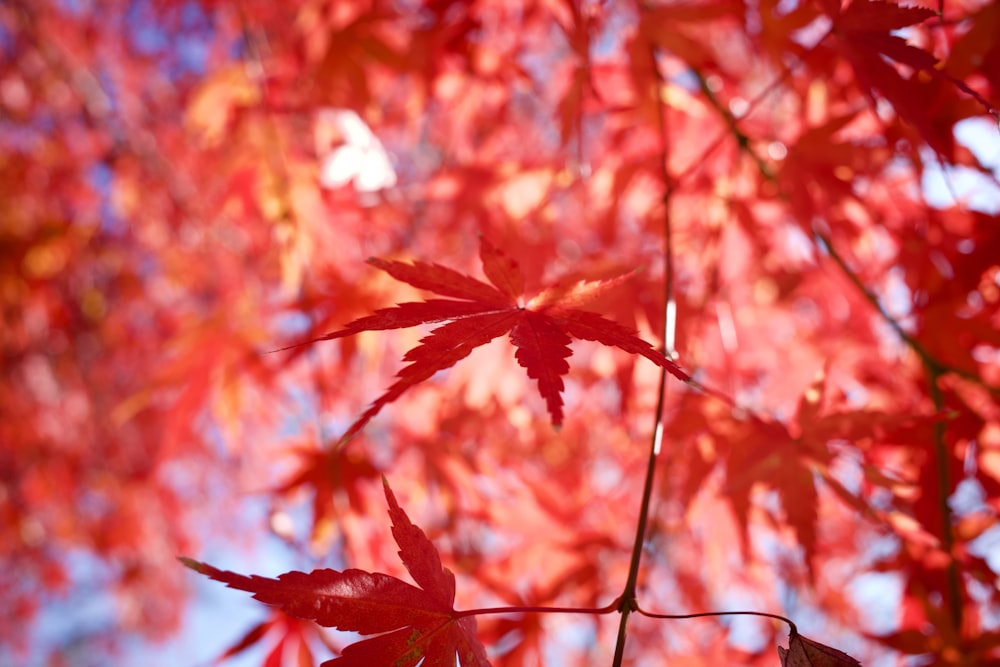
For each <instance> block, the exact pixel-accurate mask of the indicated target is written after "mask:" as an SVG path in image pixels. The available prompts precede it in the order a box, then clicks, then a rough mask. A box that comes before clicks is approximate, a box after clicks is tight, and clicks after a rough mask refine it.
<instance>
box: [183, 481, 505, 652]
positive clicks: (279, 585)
mask: <svg viewBox="0 0 1000 667" xmlns="http://www.w3.org/2000/svg"><path fill="white" fill-rule="evenodd" d="M383 486H384V487H385V497H386V500H387V501H388V503H389V517H390V518H391V519H392V535H393V537H394V538H395V540H396V544H397V545H398V546H399V557H400V560H402V562H403V565H405V566H406V569H407V571H408V572H409V573H410V576H412V577H413V580H414V581H415V582H416V583H417V585H418V586H419V588H418V587H417V586H413V585H412V584H408V583H406V582H405V581H402V580H400V579H397V578H396V577H392V576H389V575H387V574H382V573H380V572H366V571H364V570H357V569H347V570H344V571H342V572H341V571H338V570H332V569H324V570H313V571H312V572H310V573H308V574H307V573H305V572H294V571H293V572H286V573H285V574H282V575H279V576H278V578H277V579H269V578H267V577H260V576H257V575H251V576H249V577H248V576H245V575H242V574H236V573H234V572H226V571H223V570H219V569H216V568H214V567H212V566H211V565H207V564H205V563H199V562H198V561H195V560H192V559H190V558H183V557H182V558H181V559H180V560H181V562H182V563H184V565H186V566H187V567H189V568H191V569H192V570H195V571H196V572H199V573H201V574H204V575H205V576H207V577H210V578H211V579H215V580H216V581H221V582H222V583H224V584H226V585H227V586H228V587H230V588H235V589H238V590H241V591H247V592H249V593H253V597H254V599H256V600H260V601H261V602H264V603H266V604H270V605H274V606H276V607H278V608H280V609H281V610H282V611H284V612H285V613H287V614H289V615H291V616H295V617H298V618H304V619H309V620H312V621H315V622H316V623H318V624H319V625H322V626H325V627H332V628H338V629H340V630H346V631H352V632H357V633H360V634H362V635H372V634H377V635H378V636H377V637H372V638H371V639H365V640H362V641H360V642H357V643H355V644H351V645H350V646H348V647H346V648H345V649H344V650H343V651H342V653H341V655H340V657H339V658H334V659H333V660H327V661H326V662H324V663H323V665H322V667H369V665H394V666H395V667H414V666H415V665H417V664H418V663H421V664H422V665H424V666H425V667H444V666H445V665H447V667H454V665H455V659H456V656H457V657H458V660H459V663H460V664H461V665H463V667H489V665H490V663H489V660H487V659H486V651H485V649H484V648H483V645H482V643H481V642H480V641H479V639H478V638H477V637H476V619H475V618H474V617H472V616H462V615H461V614H460V613H458V612H456V611H455V609H454V602H455V575H454V574H453V573H452V572H451V570H449V569H447V568H446V567H444V566H443V565H442V564H441V557H440V555H439V554H438V551H437V549H435V548H434V545H433V544H431V542H430V540H428V539H427V536H426V535H425V534H424V531H423V530H421V529H420V528H419V527H418V526H415V525H414V524H413V523H411V522H410V519H409V517H408V516H407V515H406V513H405V512H404V511H403V510H402V509H401V508H400V506H399V504H398V503H397V502H396V497H395V496H394V495H393V493H392V490H391V489H390V488H389V484H388V482H386V481H385V480H384V479H383ZM421 661H422V662H421Z"/></svg>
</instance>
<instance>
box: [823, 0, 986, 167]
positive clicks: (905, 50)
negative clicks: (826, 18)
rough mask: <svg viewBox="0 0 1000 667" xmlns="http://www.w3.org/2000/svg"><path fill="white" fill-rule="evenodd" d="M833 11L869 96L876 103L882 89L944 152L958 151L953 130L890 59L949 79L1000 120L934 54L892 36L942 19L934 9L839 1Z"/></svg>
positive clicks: (872, 1)
mask: <svg viewBox="0 0 1000 667" xmlns="http://www.w3.org/2000/svg"><path fill="white" fill-rule="evenodd" d="M827 10H828V12H830V14H831V15H832V16H833V18H834V25H835V32H836V33H837V35H838V36H839V37H840V40H841V42H842V46H841V48H840V51H841V52H842V54H843V55H844V57H845V58H846V59H847V60H848V61H849V62H850V63H851V66H852V67H853V68H854V72H855V74H856V75H857V77H858V82H859V83H860V84H861V85H862V87H863V89H864V90H865V92H866V93H867V94H868V96H869V98H871V99H872V101H873V102H874V101H875V95H874V91H875V90H877V91H879V93H881V94H882V96H883V97H884V98H885V99H886V100H888V101H889V102H891V103H892V106H893V108H895V109H896V111H897V113H899V114H900V115H901V116H902V117H903V118H904V119H905V120H906V121H908V122H909V123H911V124H912V125H913V126H914V127H915V128H917V130H918V131H919V132H920V134H921V136H922V137H923V138H924V139H925V140H926V141H927V142H928V144H930V145H931V147H932V148H934V149H935V150H936V151H938V152H939V153H941V154H944V155H947V156H950V155H951V153H952V151H953V149H954V146H953V138H952V136H951V130H950V128H949V129H947V130H942V129H940V128H938V127H936V126H935V125H934V119H933V117H932V115H931V111H932V110H931V109H929V108H927V106H926V105H923V104H921V103H920V102H919V100H920V99H921V97H922V92H921V91H922V87H921V84H920V83H919V82H918V81H917V80H916V79H914V78H909V79H906V78H903V77H902V76H900V74H899V72H898V71H897V70H896V68H895V67H893V66H892V65H891V64H890V63H889V62H887V60H886V59H891V60H894V61H896V62H897V63H901V64H903V65H906V66H908V67H911V68H913V69H914V70H915V71H918V72H923V73H925V74H927V75H930V76H933V77H938V78H940V79H943V80H946V81H948V82H949V83H951V84H952V85H954V86H956V87H958V88H959V89H960V90H962V91H963V92H964V93H965V94H967V95H969V96H970V97H972V98H973V99H975V100H976V101H977V102H979V104H980V105H982V106H983V108H984V109H985V110H986V112H987V113H989V114H991V115H993V116H994V117H995V116H996V110H995V109H994V108H993V107H992V106H991V105H990V103H989V102H988V101H986V100H985V99H984V98H983V97H982V96H981V95H979V94H978V93H976V92H975V91H974V90H972V89H971V88H969V87H968V86H967V85H966V84H965V83H964V82H962V81H960V80H958V79H956V78H954V77H952V76H950V75H949V74H947V73H946V72H944V71H943V70H941V69H939V68H938V67H937V58H935V57H934V55H932V54H930V53H928V52H927V51H924V50H923V49H921V48H918V47H916V46H913V45H912V44H909V43H908V42H907V41H906V40H905V39H904V38H902V37H900V36H898V35H895V34H892V32H893V31H896V30H900V29H902V28H906V27H908V26H911V25H915V24H919V23H922V22H923V21H926V20H927V19H929V18H932V17H934V16H937V12H935V11H934V10H932V9H928V8H926V7H910V6H906V5H897V4H895V3H892V2H885V1H884V0H854V1H853V2H852V3H851V4H850V5H848V6H847V8H846V9H843V10H841V9H840V7H839V3H829V4H828V6H827Z"/></svg>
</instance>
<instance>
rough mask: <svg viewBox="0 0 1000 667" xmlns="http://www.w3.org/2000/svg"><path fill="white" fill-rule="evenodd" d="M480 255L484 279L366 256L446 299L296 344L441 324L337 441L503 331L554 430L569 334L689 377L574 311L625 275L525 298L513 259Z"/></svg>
mask: <svg viewBox="0 0 1000 667" xmlns="http://www.w3.org/2000/svg"><path fill="white" fill-rule="evenodd" d="M479 255H480V259H481V260H482V263H483V272H484V273H485V274H486V277H487V279H488V280H489V281H490V284H487V283H484V282H482V281H480V280H477V279H475V278H472V277H470V276H467V275H464V274H462V273H459V272H457V271H454V270H452V269H449V268H446V267H444V266H441V265H440V264H430V263H426V262H419V261H417V262H413V263H406V262H397V261H391V260H384V259H378V258H371V259H369V260H368V263H369V264H371V265H372V266H375V267H377V268H379V269H382V270H383V271H385V272H386V273H388V274H389V275H391V276H392V277H393V278H395V279H396V280H399V281H402V282H405V283H408V284H410V285H413V286H414V287H417V288H420V289H423V290H428V291H430V292H434V293H436V294H439V295H442V296H447V297H452V299H429V300H427V301H419V302H407V303H400V304H398V305H396V306H395V307H392V308H383V309H379V310H376V311H375V314H374V315H370V316H367V317H362V318H360V319H358V320H355V321H353V322H351V323H350V324H348V325H346V326H345V327H344V328H342V329H340V330H338V331H334V332H333V333H329V334H326V335H325V336H321V337H319V338H315V339H312V340H310V341H306V342H305V343H300V345H305V344H309V343H315V342H319V341H323V340H332V339H335V338H343V337H345V336H351V335H354V334H356V333H360V332H362V331H373V330H385V329H402V328H407V327H413V326H417V325H420V324H429V323H437V322H445V324H443V325H441V326H439V327H438V328H436V329H434V330H433V331H432V332H431V333H430V335H428V336H426V337H424V338H422V339H421V340H420V344H419V345H418V346H417V347H415V348H413V349H411V350H410V351H408V352H407V353H406V354H405V355H404V357H403V359H405V360H406V361H409V362H410V365H409V366H406V367H405V368H403V369H402V370H401V371H400V372H399V373H398V378H399V379H398V380H397V381H396V382H395V383H394V384H393V385H392V386H391V387H389V389H388V390H386V392H385V393H384V394H382V395H381V396H379V397H378V398H377V399H376V400H375V401H374V402H373V403H372V404H371V406H370V407H369V408H368V410H366V411H365V413H364V414H363V415H361V417H359V418H358V419H357V421H355V422H354V423H353V424H352V425H351V426H350V428H348V430H347V432H346V433H345V434H344V435H343V436H342V438H341V442H344V441H346V440H348V439H350V438H351V437H353V436H354V435H356V434H357V433H358V432H359V431H360V430H361V429H362V428H363V427H364V425H365V424H367V423H368V422H369V421H370V420H371V419H372V417H374V416H375V415H376V414H378V412H379V411H380V410H381V409H382V407H383V406H385V405H386V404H388V403H391V402H392V401H394V400H396V399H397V398H399V397H400V396H401V395H402V394H403V392H405V391H406V390H407V389H409V388H410V387H413V386H414V385H416V384H418V383H420V382H423V381H424V380H427V379H429V378H430V377H431V376H432V375H434V374H435V373H436V372H438V371H440V370H444V369H446V368H450V367H451V366H453V365H455V363H457V362H458V361H460V360H461V359H464V358H465V357H466V356H468V355H469V353H471V352H472V350H473V349H475V348H477V347H479V346H480V345H485V344H486V343H488V342H490V341H491V340H493V339H494V338H498V337H499V336H502V335H504V334H509V336H510V341H511V343H512V344H513V345H514V347H516V348H517V352H516V353H515V355H514V356H515V358H516V359H517V362H518V363H519V364H520V365H521V366H522V367H524V369H525V370H526V371H527V373H528V377H529V378H531V379H533V380H536V381H537V382H538V390H539V393H540V394H541V395H542V398H543V399H545V402H546V406H547V408H548V411H549V414H550V415H551V416H552V423H553V425H555V426H557V427H558V426H560V425H561V424H562V420H563V411H562V405H563V402H562V391H563V380H562V378H563V376H564V375H566V374H567V373H568V372H569V364H568V363H567V362H566V358H568V357H569V356H570V355H571V354H572V351H571V350H570V347H569V343H570V342H571V340H572V339H573V338H576V339H579V340H591V341H597V342H599V343H602V344H604V345H608V346H613V347H618V348H620V349H622V350H624V351H626V352H630V353H632V354H640V355H642V356H644V357H646V358H647V359H649V360H650V361H652V362H653V363H655V364H657V365H658V366H661V367H662V368H665V369H666V370H668V371H669V372H670V373H671V374H673V375H674V376H675V377H677V378H679V379H680V380H683V381H685V382H689V381H691V377H690V376H689V375H688V374H687V373H685V372H684V371H683V370H681V368H680V367H679V366H678V365H677V364H675V363H674V362H673V361H671V360H670V359H668V358H667V357H666V356H665V355H664V354H663V353H662V352H660V351H658V350H657V349H655V348H654V347H653V346H652V345H650V344H649V343H647V342H646V341H644V340H642V339H641V338H639V337H638V336H637V335H636V333H635V331H633V330H631V329H629V328H628V327H625V326H622V325H620V324H618V323H617V322H614V321H612V320H609V319H607V318H605V317H603V316H601V315H598V314H597V313H593V312H590V311H586V310H579V309H578V307H579V306H582V305H585V304H586V303H588V302H591V301H593V300H594V299H596V298H597V297H598V296H600V295H602V294H604V293H605V292H606V291H607V290H609V289H610V288H612V287H614V286H616V285H617V284H619V283H620V282H621V281H623V280H624V279H626V278H627V277H628V276H629V275H630V274H624V275H622V276H617V277H615V278H609V279H605V280H597V281H586V280H580V281H577V282H575V283H570V284H564V283H558V282H557V283H556V284H554V285H552V286H550V287H548V288H546V289H543V290H542V291H540V292H539V293H538V294H536V295H535V296H534V297H532V298H529V299H526V298H525V294H524V275H523V274H522V273H521V270H520V268H519V266H518V264H517V262H515V261H514V260H512V259H511V258H509V257H507V256H506V255H505V254H504V253H502V252H501V251H499V250H498V249H496V248H495V247H494V246H493V245H492V244H490V242H489V241H487V240H486V239H485V238H482V237H481V238H480V245H479ZM291 347H298V345H294V346H291ZM283 349H289V348H283Z"/></svg>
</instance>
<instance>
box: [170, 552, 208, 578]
mask: <svg viewBox="0 0 1000 667" xmlns="http://www.w3.org/2000/svg"><path fill="white" fill-rule="evenodd" d="M177 560H179V561H180V562H181V564H182V565H183V566H184V567H186V568H188V569H191V570H194V571H195V572H197V573H198V574H204V573H205V569H204V566H203V565H202V564H201V563H199V562H198V561H196V560H194V559H193V558H188V557H187V556H178V557H177Z"/></svg>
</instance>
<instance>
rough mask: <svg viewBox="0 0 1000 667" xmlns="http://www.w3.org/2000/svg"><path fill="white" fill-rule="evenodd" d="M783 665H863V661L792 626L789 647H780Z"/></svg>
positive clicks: (803, 666) (834, 666) (848, 666)
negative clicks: (807, 636) (803, 633)
mask: <svg viewBox="0 0 1000 667" xmlns="http://www.w3.org/2000/svg"><path fill="white" fill-rule="evenodd" d="M778 657H780V658H781V667H861V663H860V662H858V661H857V660H855V659H854V658H852V657H851V656H849V655H847V654H846V653H844V652H843V651H839V650H837V649H835V648H831V647H830V646H826V645H825V644H820V643H819V642H814V641H813V640H811V639H808V638H806V637H803V636H802V635H800V634H799V633H798V632H796V631H795V629H794V628H792V630H791V632H789V634H788V648H787V649H785V648H782V647H781V646H779V647H778Z"/></svg>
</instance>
